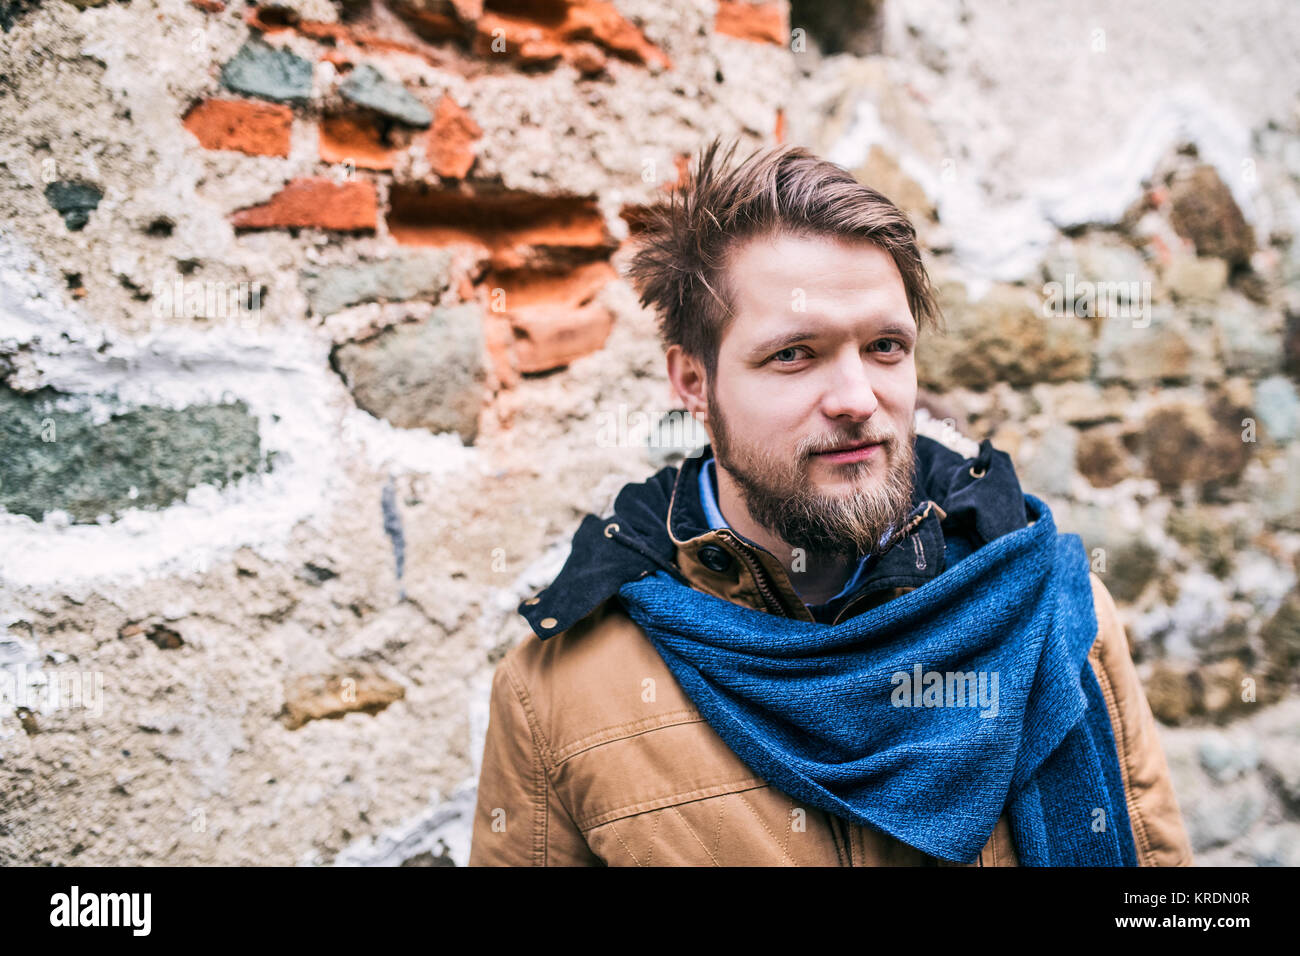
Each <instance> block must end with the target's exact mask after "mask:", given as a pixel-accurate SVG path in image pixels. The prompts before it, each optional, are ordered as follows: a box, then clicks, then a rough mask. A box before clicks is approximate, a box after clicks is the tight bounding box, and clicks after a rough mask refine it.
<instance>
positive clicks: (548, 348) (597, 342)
mask: <svg viewBox="0 0 1300 956" xmlns="http://www.w3.org/2000/svg"><path fill="white" fill-rule="evenodd" d="M510 324H511V325H512V326H513V327H514V335H515V356H516V358H517V361H518V368H519V371H520V372H546V371H549V370H551V369H555V368H560V367H562V366H565V365H568V364H569V363H570V362H572V361H573V360H574V359H576V358H580V357H582V356H584V355H587V354H590V353H591V352H595V351H598V350H599V349H601V348H603V347H604V345H605V340H606V339H607V338H609V333H610V330H611V329H612V328H613V327H614V316H613V315H612V314H610V311H609V309H607V308H605V307H604V306H603V305H601V304H600V303H598V302H593V303H592V304H591V305H587V306H583V307H582V308H578V309H575V308H572V307H571V306H568V305H533V306H526V307H524V308H521V309H516V310H511V313H510Z"/></svg>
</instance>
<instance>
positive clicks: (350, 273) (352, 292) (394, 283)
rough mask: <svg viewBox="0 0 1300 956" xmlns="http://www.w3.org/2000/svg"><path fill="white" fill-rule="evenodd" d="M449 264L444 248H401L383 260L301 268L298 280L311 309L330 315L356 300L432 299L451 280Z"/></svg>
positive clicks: (444, 288)
mask: <svg viewBox="0 0 1300 956" xmlns="http://www.w3.org/2000/svg"><path fill="white" fill-rule="evenodd" d="M450 267H451V254H450V253H448V252H446V251H444V250H441V249H403V250H397V251H396V252H394V254H393V255H391V256H388V257H386V258H384V259H378V260H373V261H365V260H363V261H359V262H352V263H338V264H331V265H327V266H311V267H308V268H304V269H303V270H301V273H300V277H301V278H300V281H301V283H302V289H303V291H304V292H305V293H306V294H307V300H308V301H309V302H310V303H311V309H312V311H313V312H315V313H316V314H317V315H332V314H334V313H335V312H338V311H340V310H342V309H345V308H347V307H348V306H350V305H356V304H357V303H360V302H401V301H404V300H410V299H428V300H433V299H436V298H437V297H438V296H439V295H441V294H442V293H443V292H445V291H446V290H447V288H448V286H449V285H450V283H451V278H450V273H449V270H450Z"/></svg>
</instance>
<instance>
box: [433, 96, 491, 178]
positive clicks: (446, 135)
mask: <svg viewBox="0 0 1300 956" xmlns="http://www.w3.org/2000/svg"><path fill="white" fill-rule="evenodd" d="M482 135H483V130H482V129H481V128H480V127H479V125H478V123H476V122H474V117H472V116H470V115H469V113H467V112H465V110H463V109H461V108H460V106H459V105H457V103H456V101H455V100H453V99H452V98H451V97H450V96H446V95H444V96H443V98H442V99H441V100H439V101H438V108H437V110H436V111H435V113H434V116H433V126H432V127H431V128H430V130H429V132H428V138H427V139H426V140H425V143H426V149H427V151H428V154H429V162H430V164H431V165H432V166H433V171H434V172H435V173H437V174H438V175H439V176H442V177H444V178H449V179H464V178H465V175H466V174H467V173H468V172H469V170H470V167H471V166H473V165H474V141H475V140H477V139H478V138H479V137H480V136H482Z"/></svg>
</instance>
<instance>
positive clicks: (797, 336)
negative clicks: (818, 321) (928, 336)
mask: <svg viewBox="0 0 1300 956" xmlns="http://www.w3.org/2000/svg"><path fill="white" fill-rule="evenodd" d="M819 334H821V333H820V332H819V331H817V330H815V329H799V330H798V331H795V332H786V333H784V334H782V335H777V336H774V337H772V338H770V339H766V340H765V341H763V342H760V343H759V344H758V345H755V346H754V347H753V348H752V349H750V350H749V355H750V358H766V357H767V356H768V355H771V354H772V353H774V352H779V351H781V350H782V349H784V348H788V347H789V346H791V345H795V344H796V343H798V342H804V341H807V340H808V339H815V338H817V336H818V335H819ZM876 334H877V335H898V336H901V337H902V338H904V339H906V340H907V341H908V342H911V341H913V340H914V339H915V338H916V329H915V328H913V327H912V326H908V325H887V326H885V327H884V328H883V329H877V330H876Z"/></svg>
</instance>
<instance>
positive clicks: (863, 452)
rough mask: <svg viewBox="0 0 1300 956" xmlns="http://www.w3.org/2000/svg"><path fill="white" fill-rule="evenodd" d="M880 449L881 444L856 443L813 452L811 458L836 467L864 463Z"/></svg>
mask: <svg viewBox="0 0 1300 956" xmlns="http://www.w3.org/2000/svg"><path fill="white" fill-rule="evenodd" d="M881 447H883V446H882V443H881V442H857V443H856V444H852V445H841V446H839V447H838V448H831V449H829V450H827V451H818V452H813V456H814V457H815V458H820V459H822V460H823V461H829V462H834V463H835V464H837V465H838V464H847V463H849V462H854V461H866V460H867V459H868V458H870V457H871V456H872V455H874V454H876V453H877V452H878V451H879V450H880V448H881Z"/></svg>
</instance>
